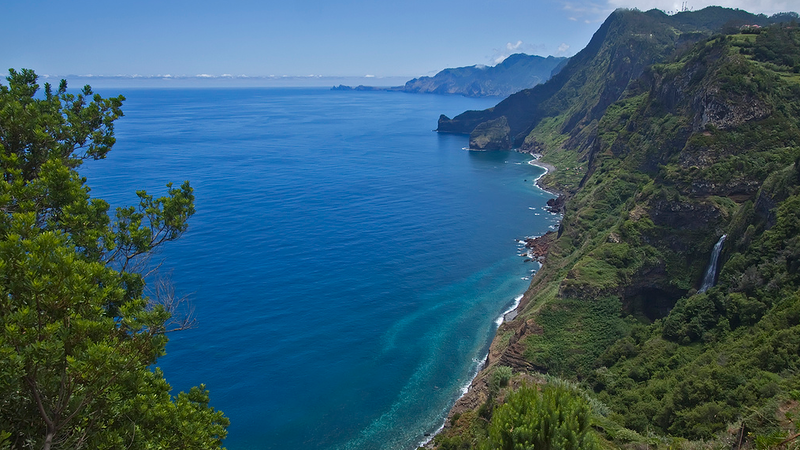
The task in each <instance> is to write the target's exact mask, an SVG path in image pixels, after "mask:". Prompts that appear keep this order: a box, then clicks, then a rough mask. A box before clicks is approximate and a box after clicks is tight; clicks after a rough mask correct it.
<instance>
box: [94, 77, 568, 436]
mask: <svg viewBox="0 0 800 450" xmlns="http://www.w3.org/2000/svg"><path fill="white" fill-rule="evenodd" d="M103 93H104V94H106V95H111V94H117V93H123V94H125V95H126V97H128V100H127V101H126V103H125V106H124V111H125V114H126V117H124V118H122V119H121V120H120V121H119V122H118V125H117V138H118V143H117V145H116V146H115V148H114V150H113V151H112V153H111V154H109V157H108V159H107V160H105V161H97V162H91V163H87V164H86V165H85V166H84V168H83V169H82V173H83V175H84V176H86V177H87V179H88V184H89V186H91V187H92V189H93V190H92V193H93V195H95V196H98V197H101V198H105V199H107V200H109V201H110V202H111V203H112V204H114V205H122V204H129V203H133V202H134V201H135V194H134V192H135V190H136V189H147V190H148V191H150V192H151V193H154V194H160V193H163V191H164V185H165V184H166V183H167V182H170V181H172V182H176V183H179V182H181V181H183V180H190V181H191V183H192V186H193V187H194V188H195V195H196V205H197V213H196V215H195V216H194V217H193V218H192V219H191V222H190V229H189V231H188V232H187V233H186V235H185V236H184V237H182V238H181V239H180V240H179V241H176V242H173V243H170V244H169V245H168V246H167V247H166V248H165V249H164V250H163V251H162V252H161V253H160V254H159V255H158V260H159V261H162V267H161V269H160V271H161V273H164V274H170V275H171V279H172V282H173V283H174V285H175V288H176V290H177V292H178V293H179V294H185V295H189V296H190V298H191V301H192V304H193V305H194V308H195V313H196V314H195V315H196V317H197V319H198V326H197V328H195V329H192V330H189V331H184V332H180V333H176V334H174V335H171V336H170V343H169V344H168V347H167V351H168V354H167V356H166V357H164V358H162V359H160V360H159V363H158V366H159V367H161V368H162V369H163V370H164V372H165V374H166V377H167V380H168V381H169V382H170V383H171V384H172V385H173V387H174V388H175V389H176V390H186V389H188V388H189V387H191V386H193V385H198V384H200V383H205V384H206V386H207V387H208V389H209V390H210V391H211V399H212V405H213V406H215V407H217V408H219V409H221V410H223V411H224V412H225V413H226V415H227V416H228V417H229V418H230V419H231V422H232V423H231V426H230V428H229V437H228V439H227V440H226V442H225V444H226V446H227V447H228V448H229V449H231V450H244V449H273V448H275V449H277V448H281V449H411V448H415V446H416V445H417V444H418V443H419V442H420V440H422V439H423V435H424V433H430V432H433V431H435V430H436V429H437V428H438V427H439V426H440V425H441V423H442V420H443V418H444V415H445V414H446V412H447V410H448V409H449V407H450V405H451V404H452V402H453V401H454V400H455V399H456V398H457V397H458V396H459V395H460V392H461V389H462V388H463V387H464V386H465V384H466V383H468V382H469V380H470V379H471V377H472V376H473V374H474V372H475V370H476V368H477V365H478V364H479V361H481V360H482V359H483V358H484V357H485V354H486V350H487V348H488V343H489V341H490V340H491V337H492V335H493V333H494V330H495V328H496V326H497V325H496V323H495V320H496V319H497V318H498V316H499V315H500V314H501V313H502V312H503V311H504V310H506V309H508V308H509V307H510V306H511V305H512V304H513V302H514V299H515V298H516V297H517V296H519V295H520V294H521V293H522V292H523V291H524V290H525V288H526V287H527V285H528V283H529V280H528V277H529V276H530V274H531V271H532V270H534V269H535V268H536V266H535V265H534V264H532V263H524V262H523V261H524V258H521V257H519V256H518V253H519V252H520V246H519V244H518V242H517V240H518V239H520V238H523V237H525V236H530V235H538V234H542V233H544V232H545V231H547V230H548V229H550V228H552V227H554V226H555V225H556V223H557V217H555V216H553V215H551V214H550V213H547V212H545V211H544V210H543V209H542V207H543V206H544V204H545V202H546V200H547V199H548V198H551V195H549V194H547V193H545V192H542V191H541V190H539V189H538V188H536V187H535V186H534V185H533V180H534V179H535V178H536V177H537V176H538V175H540V174H541V173H542V169H540V168H538V167H534V166H531V165H530V164H527V162H528V160H529V159H530V157H529V156H527V155H522V154H518V153H514V152H492V153H476V152H468V151H465V150H463V147H465V146H466V145H467V138H466V137H465V136H456V135H438V134H436V133H434V132H432V131H431V130H432V129H434V128H435V127H436V121H437V118H438V116H439V114H442V113H444V114H447V115H449V116H451V117H452V116H453V115H454V114H457V113H460V112H462V111H464V110H466V109H482V108H486V107H488V106H492V104H493V103H494V102H495V101H494V100H487V99H467V98H462V97H446V96H435V95H413V94H402V93H386V92H384V93H381V92H336V91H329V90H325V89H220V90H213V89H203V90H192V89H182V90H178V89H174V90H168V89H153V90H145V89H141V90H127V91H121V92H120V91H107V92H103Z"/></svg>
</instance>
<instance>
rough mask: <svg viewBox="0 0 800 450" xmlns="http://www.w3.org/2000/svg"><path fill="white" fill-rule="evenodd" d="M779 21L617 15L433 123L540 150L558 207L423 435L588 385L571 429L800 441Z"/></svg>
mask: <svg viewBox="0 0 800 450" xmlns="http://www.w3.org/2000/svg"><path fill="white" fill-rule="evenodd" d="M796 19H797V15H796V14H783V15H778V16H774V17H772V18H767V17H765V16H755V15H750V14H748V13H745V12H743V11H739V10H727V9H723V8H715V7H714V8H706V9H704V10H701V11H697V12H691V13H689V12H686V13H679V14H676V15H673V16H667V15H665V14H663V13H661V12H659V11H649V12H646V13H642V12H638V11H616V12H615V13H613V14H612V15H611V17H609V19H608V20H607V21H606V22H605V23H604V24H603V25H602V26H601V28H600V30H598V32H597V34H596V35H595V36H594V38H593V39H592V41H591V43H590V44H589V46H587V48H586V49H584V50H583V51H581V52H580V53H578V55H576V56H575V57H573V58H572V59H571V60H570V62H569V63H568V64H567V65H566V67H565V68H564V69H563V70H562V71H561V73H559V74H558V75H557V76H556V77H554V78H553V79H552V80H550V81H549V82H548V83H546V84H544V85H542V86H539V87H536V88H533V89H530V90H526V91H523V92H520V93H518V94H515V95H514V96H511V97H509V98H508V99H506V100H504V101H503V102H501V103H499V104H498V105H497V106H495V107H494V108H491V109H489V110H486V111H468V112H465V113H463V114H461V115H459V116H456V117H455V118H453V119H449V118H447V117H442V118H440V120H439V131H443V132H460V133H470V143H471V147H472V146H473V142H474V143H475V147H476V148H482V149H491V148H509V147H520V149H521V150H524V151H534V150H535V151H537V152H540V153H541V154H542V155H543V156H542V159H543V160H544V161H547V162H550V163H551V164H554V165H555V166H556V167H558V169H559V170H557V171H555V172H553V173H550V174H548V175H547V176H546V177H545V178H543V180H542V181H543V182H544V183H545V184H546V185H548V186H552V187H555V188H558V189H561V190H562V191H563V192H565V193H566V196H565V197H564V198H565V199H566V202H565V204H564V206H563V207H564V216H563V220H562V224H561V227H560V229H559V231H558V233H556V234H555V236H550V237H549V238H548V243H547V244H548V245H547V246H546V255H541V253H544V252H541V251H540V255H539V256H540V257H543V258H544V266H543V268H542V269H541V270H540V271H539V272H538V273H537V274H536V275H535V277H534V278H533V280H532V282H531V286H530V288H529V289H528V291H527V292H526V293H525V294H524V296H523V298H522V300H521V302H520V305H519V307H518V308H517V315H516V317H514V319H513V320H510V321H508V322H506V323H503V324H502V325H501V326H500V328H499V329H498V331H497V336H496V338H495V339H494V341H493V343H492V346H491V349H490V351H489V355H488V357H487V361H486V367H485V368H484V370H483V371H482V372H481V373H479V374H478V376H477V377H476V379H475V380H474V382H473V384H472V387H471V389H470V391H469V392H468V393H467V394H466V395H465V396H464V397H462V398H461V399H460V400H459V401H458V402H457V403H456V406H455V407H454V408H453V410H452V411H451V413H450V415H449V417H448V420H447V422H446V423H445V428H444V430H443V432H442V433H440V434H439V435H438V436H437V437H436V439H434V441H433V442H431V443H430V446H432V447H434V448H442V449H450V448H478V447H480V446H483V445H489V447H490V448H493V447H492V446H494V445H495V444H496V443H497V442H496V441H495V440H496V439H499V438H498V437H497V436H498V435H497V434H493V433H495V431H496V427H497V426H499V425H497V424H494V423H493V421H492V419H493V414H494V412H495V411H498V408H500V406H499V405H502V404H503V403H504V399H505V398H507V397H508V396H510V395H513V394H512V392H514V391H515V390H516V389H517V388H519V387H520V386H522V385H523V384H553V383H556V384H559V385H563V384H567V385H569V386H570V389H572V390H573V391H575V392H577V393H578V394H577V395H578V396H579V397H581V398H583V399H585V401H586V402H587V405H589V406H587V408H589V409H591V411H592V423H591V429H584V430H583V431H582V432H584V433H593V434H594V435H596V437H597V439H598V441H599V442H601V444H602V446H604V447H607V448H644V447H645V446H647V447H650V448H696V447H693V445H699V444H696V443H693V442H692V441H699V440H704V441H706V442H709V443H710V444H709V445H712V446H720V447H723V446H724V447H726V448H737V449H738V448H753V447H754V446H755V445H756V443H757V442H758V443H759V444H758V445H761V446H762V448H768V446H767V447H764V445H766V444H764V443H765V442H773V443H774V445H778V444H780V443H781V442H783V444H784V445H785V444H787V443H792V442H793V439H795V438H797V435H796V434H795V433H796V430H795V428H794V424H793V422H792V421H791V420H790V418H791V417H792V415H793V414H797V413H800V404H798V400H800V396H798V392H800V391H798V388H800V375H798V373H799V372H798V370H797V369H800V76H798V73H800V29H798V26H797V23H796ZM770 23H774V24H773V25H770V26H767V25H769V24H770ZM743 25H745V27H742V26H743ZM722 235H726V236H727V239H724V240H721V239H720V236H722ZM722 241H724V245H722V244H721V242H722ZM718 243H719V245H717V244H718ZM712 252H716V255H715V261H717V259H716V257H718V258H719V259H718V265H719V269H718V273H717V274H712V277H711V279H712V280H713V279H716V280H717V281H716V284H715V285H714V286H712V287H710V288H709V289H708V290H707V291H706V290H705V289H700V288H701V285H702V284H703V279H704V275H705V274H706V272H707V269H708V267H709V260H710V256H711V254H712ZM713 267H715V268H716V267H717V265H716V264H715V265H714V266H713ZM714 275H716V277H715V276H714ZM703 287H704V288H705V286H703ZM701 291H702V292H701ZM509 368H510V373H511V375H510V376H506V374H508V373H509ZM505 409H507V408H505ZM505 409H504V414H505ZM493 427H494V428H493ZM490 430H494V431H492V432H491V433H490ZM508 436H511V434H509V435H508ZM508 436H506V437H508ZM769 439H772V441H770V440H769Z"/></svg>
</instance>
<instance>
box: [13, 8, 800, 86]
mask: <svg viewBox="0 0 800 450" xmlns="http://www.w3.org/2000/svg"><path fill="white" fill-rule="evenodd" d="M4 3H5V4H4V6H3V18H4V20H3V26H2V27H0V40H1V41H2V45H0V64H2V66H3V67H2V69H3V70H5V69H7V68H11V67H13V68H22V67H25V68H32V69H34V70H36V72H37V73H39V74H50V75H57V76H65V75H71V74H75V75H87V74H92V75H95V76H97V75H105V76H113V75H144V76H154V75H167V74H170V75H172V76H196V75H200V74H207V75H211V76H222V75H226V74H228V75H234V76H239V75H248V76H270V75H275V76H282V75H290V76H308V75H317V76H319V75H324V76H351V77H364V76H367V75H373V76H376V77H388V76H395V77H401V78H403V77H405V78H411V77H417V76H421V75H432V74H434V73H436V72H437V71H439V70H441V69H443V68H446V67H457V66H467V65H473V64H489V65H493V64H495V63H496V62H497V61H499V60H502V58H503V57H505V56H507V55H509V54H511V53H514V52H525V53H529V54H539V55H559V56H570V55H573V54H574V53H576V52H577V51H579V50H580V49H581V48H583V47H584V46H585V45H586V43H588V41H589V39H590V38H591V36H592V34H593V33H594V32H595V31H596V30H597V28H598V27H599V26H600V23H601V22H602V21H603V20H604V19H605V18H606V17H607V15H608V14H609V13H610V12H611V11H613V10H614V9H615V8H617V7H637V8H639V9H641V10H647V9H650V8H653V7H657V8H660V9H663V10H671V9H673V10H674V9H677V8H679V7H680V4H681V2H680V1H677V2H676V1H673V0H641V1H632V0H595V1H581V0H569V1H567V0H536V1H532V0H483V1H479V0H404V1H397V0H383V1H381V0H373V1H367V0H339V1H336V2H334V1H329V0H283V1H276V0H264V1H250V0H227V1H216V0H214V1H212V0H192V1H184V0H180V1H169V0H162V1H151V0H138V1H108V0H104V1H92V0H73V1H64V0H59V1H47V0H24V1H7V2H4ZM710 4H720V5H722V6H729V7H738V8H741V9H747V10H748V11H751V12H759V13H766V14H773V13H775V12H780V11H787V10H792V11H797V10H800V0H750V1H744V0H718V1H716V2H712V1H706V0H702V1H691V0H690V1H689V6H690V7H692V8H693V9H699V8H702V7H704V6H708V5H710Z"/></svg>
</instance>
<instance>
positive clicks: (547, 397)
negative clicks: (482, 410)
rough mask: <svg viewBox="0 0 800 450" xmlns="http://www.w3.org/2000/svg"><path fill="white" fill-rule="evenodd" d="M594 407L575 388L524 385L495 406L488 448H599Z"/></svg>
mask: <svg viewBox="0 0 800 450" xmlns="http://www.w3.org/2000/svg"><path fill="white" fill-rule="evenodd" d="M590 425H591V410H590V408H589V405H588V403H587V402H586V400H585V399H583V398H582V397H580V396H579V395H577V394H576V393H575V392H573V391H572V390H570V389H568V388H566V387H561V386H551V385H546V386H544V387H542V389H541V391H540V390H539V389H538V388H537V387H529V386H523V387H521V388H520V389H519V390H517V391H516V392H513V393H511V394H509V396H508V398H507V399H506V403H505V404H503V405H502V406H500V407H499V408H497V410H495V412H494V415H493V416H492V422H491V424H490V425H489V442H488V445H487V446H485V447H484V448H486V449H493V450H494V449H499V450H533V449H536V450H572V449H575V450H578V449H581V450H592V449H599V448H600V446H599V444H598V441H597V438H596V436H595V434H594V432H593V431H592V430H591V427H590Z"/></svg>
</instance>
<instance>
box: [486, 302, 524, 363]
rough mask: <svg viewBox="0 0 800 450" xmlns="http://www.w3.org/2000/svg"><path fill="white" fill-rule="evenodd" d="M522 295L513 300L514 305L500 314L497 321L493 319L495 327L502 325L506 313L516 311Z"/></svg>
mask: <svg viewBox="0 0 800 450" xmlns="http://www.w3.org/2000/svg"><path fill="white" fill-rule="evenodd" d="M522 295H523V294H520V295H518V296H517V297H516V298H515V299H514V303H513V304H512V305H511V307H510V308H508V309H507V310H505V311H503V314H500V317H498V318H497V319H495V321H494V323H495V325H497V326H498V327H499V326H500V324H502V323H503V320H505V318H506V314H508V313H510V312H511V311H514V310H515V309H517V306H519V302H520V301H522ZM487 356H488V355H487Z"/></svg>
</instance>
